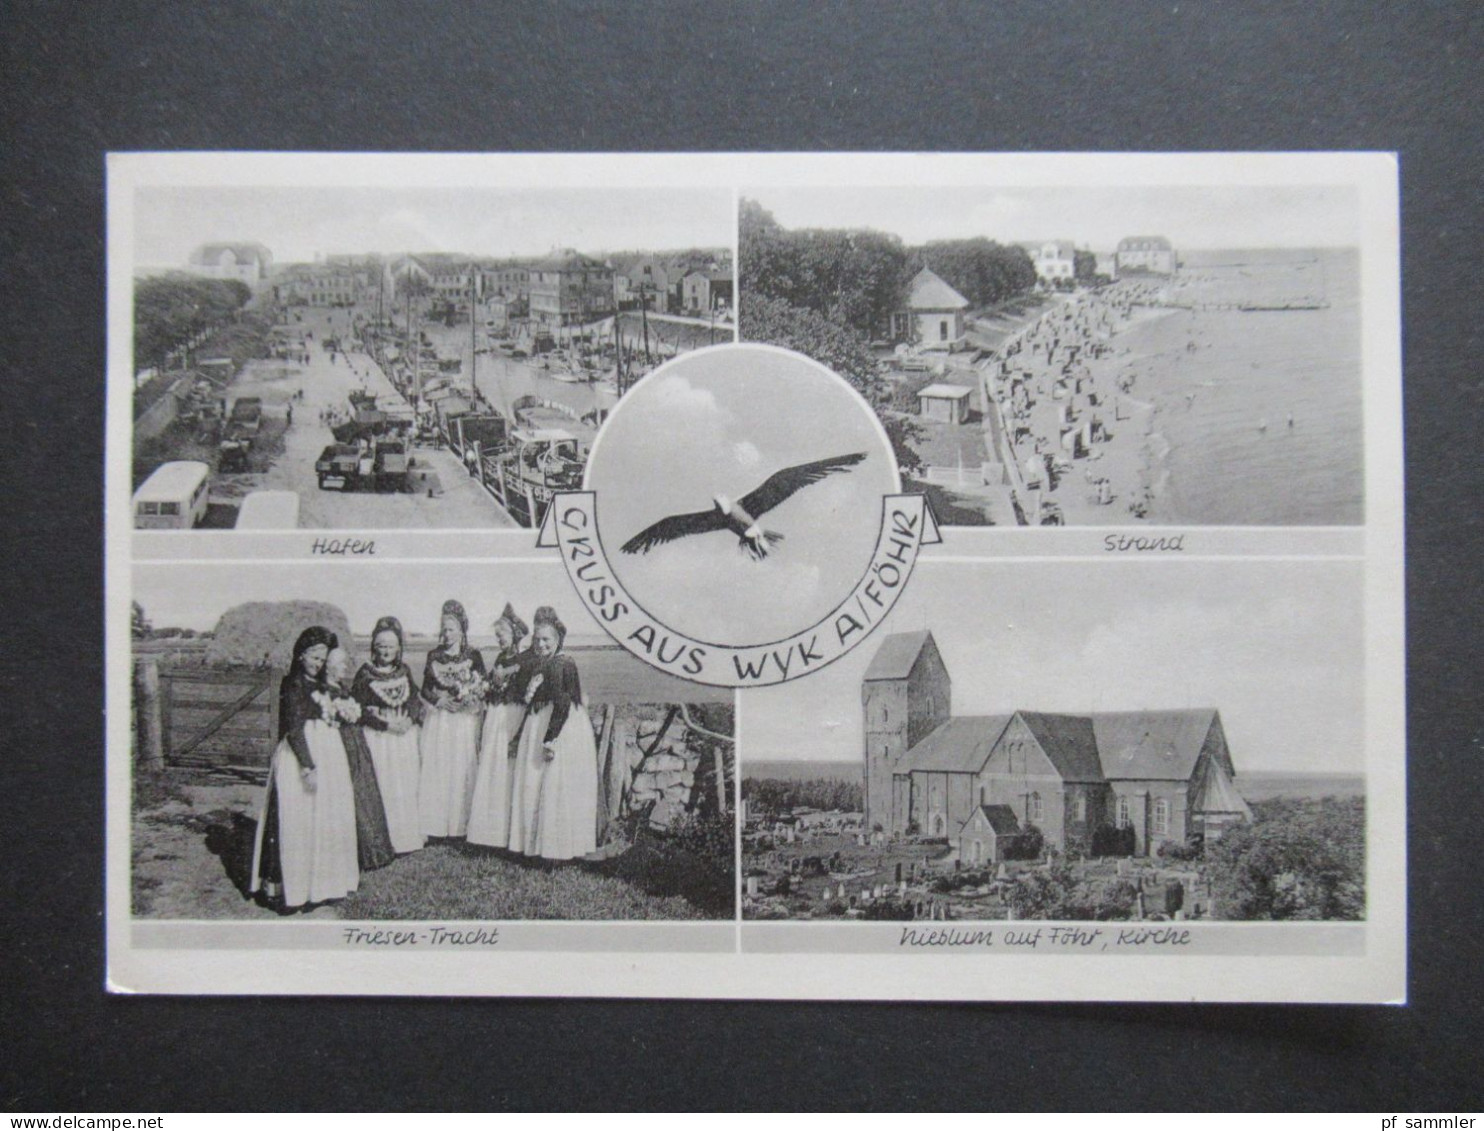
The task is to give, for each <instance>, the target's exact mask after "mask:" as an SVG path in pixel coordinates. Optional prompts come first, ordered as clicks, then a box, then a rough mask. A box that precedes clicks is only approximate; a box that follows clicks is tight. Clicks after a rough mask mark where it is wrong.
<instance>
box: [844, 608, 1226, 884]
mask: <svg viewBox="0 0 1484 1131" xmlns="http://www.w3.org/2000/svg"><path fill="white" fill-rule="evenodd" d="M861 708H862V711H863V713H864V721H865V742H864V746H865V750H864V756H865V765H864V778H865V826H866V829H867V830H868V831H874V830H877V829H880V830H881V831H883V832H885V833H887V834H888V835H896V836H907V835H922V836H927V837H934V838H939V837H941V838H944V839H947V840H948V841H949V842H950V843H952V844H955V845H957V846H959V847H960V849H961V850H962V847H963V845H964V844H965V843H968V844H970V846H971V855H972V842H973V840H975V839H978V840H979V842H980V852H981V853H983V852H987V851H988V848H987V847H986V846H987V845H988V844H989V842H990V840H991V839H992V838H991V837H990V835H989V834H990V832H991V831H992V832H993V834H994V838H1000V837H1004V836H1006V835H1007V834H1009V833H1013V832H1017V831H1019V830H1022V829H1024V828H1025V826H1027V825H1035V826H1036V827H1037V828H1038V829H1040V830H1041V832H1042V834H1043V836H1044V837H1045V841H1046V843H1047V844H1049V845H1051V846H1052V847H1054V848H1057V849H1059V850H1062V851H1065V850H1067V849H1076V850H1079V851H1083V852H1086V851H1089V850H1090V849H1091V847H1092V838H1093V834H1094V833H1095V832H1096V831H1097V830H1098V829H1099V828H1101V827H1116V828H1123V829H1131V830H1132V831H1133V842H1134V854H1135V855H1137V856H1148V855H1152V854H1154V853H1155V852H1157V851H1158V849H1159V845H1160V844H1161V843H1164V842H1169V843H1172V844H1176V845H1184V844H1185V843H1186V841H1187V840H1188V839H1189V838H1190V837H1191V836H1193V835H1196V834H1200V835H1203V836H1206V837H1208V838H1215V837H1217V836H1220V835H1221V833H1222V832H1223V831H1224V830H1225V829H1226V828H1228V827H1230V826H1231V825H1232V824H1234V823H1236V822H1239V821H1242V820H1246V819H1248V818H1250V817H1251V810H1250V809H1248V807H1247V803H1246V801H1245V800H1244V799H1243V798H1242V795H1241V792H1240V791H1239V790H1238V788H1237V785H1236V768H1235V766H1234V765H1233V763H1232V758H1231V753H1230V751H1229V750H1228V748H1227V742H1226V734H1225V731H1224V729H1223V728H1222V725H1221V716H1220V714H1219V712H1218V711H1216V710H1215V709H1214V708H1210V707H1203V708H1195V709H1185V710H1153V711H1102V712H1093V713H1087V714H1082V713H1078V714H1067V713H1053V712H1042V711H1028V710H1016V711H1011V712H1009V713H1006V714H998V715H973V716H958V717H955V716H954V715H953V713H952V681H951V680H950V678H949V675H948V669H947V666H946V665H945V664H944V662H943V657H942V654H941V653H940V652H939V650H938V646H937V643H936V641H934V639H933V635H932V633H931V632H927V631H922V632H911V633H900V634H896V635H892V636H888V637H887V638H886V639H885V640H883V641H882V642H881V646H880V648H879V649H878V650H877V652H876V655H875V656H874V657H873V659H872V661H871V664H870V666H869V667H868V668H867V670H866V675H865V678H864V680H863V682H862V686H861ZM986 807H987V808H986ZM1012 822H1013V823H1012ZM976 834H977V837H976ZM966 835H967V840H965V837H966Z"/></svg>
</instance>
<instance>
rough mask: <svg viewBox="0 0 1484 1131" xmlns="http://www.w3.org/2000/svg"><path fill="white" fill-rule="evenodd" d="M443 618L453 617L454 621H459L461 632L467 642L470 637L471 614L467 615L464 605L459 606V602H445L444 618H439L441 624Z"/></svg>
mask: <svg viewBox="0 0 1484 1131" xmlns="http://www.w3.org/2000/svg"><path fill="white" fill-rule="evenodd" d="M443 617H453V619H454V620H456V621H458V622H459V631H461V632H462V633H463V634H464V638H465V639H466V640H467V639H468V637H469V614H468V613H466V612H464V606H463V605H461V604H459V603H458V602H457V601H444V602H443V613H442V616H440V617H439V620H440V622H441V620H442V618H443Z"/></svg>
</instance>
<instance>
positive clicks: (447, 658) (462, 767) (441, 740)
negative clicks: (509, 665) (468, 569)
mask: <svg viewBox="0 0 1484 1131" xmlns="http://www.w3.org/2000/svg"><path fill="white" fill-rule="evenodd" d="M487 690H488V685H487V683H486V681H485V671H484V657H483V656H481V655H480V654H479V650H478V649H477V648H470V647H469V615H468V614H467V613H466V612H464V606H463V605H461V604H459V602H457V601H445V602H444V603H443V615H442V621H441V628H440V632H439V644H438V647H437V648H434V649H433V650H432V651H431V652H429V653H428V663H427V668H426V670H425V671H424V673H423V686H422V697H423V701H424V703H426V704H428V705H429V706H430V707H431V710H429V711H428V712H427V714H426V715H425V716H424V720H423V728H422V736H421V743H420V746H419V749H420V750H421V751H422V774H421V776H420V777H419V779H418V799H417V804H418V813H419V815H420V821H421V824H422V831H423V833H424V834H425V835H427V836H430V837H435V836H436V837H453V836H458V837H461V836H463V835H464V833H465V830H466V829H467V827H468V823H469V797H470V794H471V793H472V792H473V789H474V770H475V767H476V766H477V765H478V762H479V724H480V722H481V720H482V719H483V717H484V707H485V703H484V698H485V694H486V692H487Z"/></svg>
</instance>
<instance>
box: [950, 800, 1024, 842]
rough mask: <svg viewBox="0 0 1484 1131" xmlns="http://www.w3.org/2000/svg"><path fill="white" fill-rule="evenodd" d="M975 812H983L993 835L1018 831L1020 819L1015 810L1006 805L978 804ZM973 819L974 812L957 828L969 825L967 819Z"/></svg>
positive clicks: (961, 829)
mask: <svg viewBox="0 0 1484 1131" xmlns="http://www.w3.org/2000/svg"><path fill="white" fill-rule="evenodd" d="M977 812H980V813H983V814H984V820H985V821H986V822H987V823H988V825H989V827H990V828H991V829H992V830H993V831H994V834H995V836H1006V835H1009V834H1013V833H1018V832H1019V831H1020V821H1019V820H1018V819H1017V818H1016V816H1015V810H1014V809H1012V808H1010V806H1008V805H980V806H979V807H978V809H977ZM973 819H974V814H973V813H970V814H969V820H968V821H965V822H964V823H963V826H962V827H961V828H960V829H959V831H960V832H962V831H963V829H966V828H968V827H969V821H972V820H973Z"/></svg>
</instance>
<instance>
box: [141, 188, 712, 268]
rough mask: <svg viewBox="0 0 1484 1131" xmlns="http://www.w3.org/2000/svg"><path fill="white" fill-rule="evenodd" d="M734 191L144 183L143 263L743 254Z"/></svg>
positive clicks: (180, 265) (161, 264) (147, 264)
mask: <svg viewBox="0 0 1484 1131" xmlns="http://www.w3.org/2000/svg"><path fill="white" fill-rule="evenodd" d="M733 216H734V213H733V206H732V194H731V191H730V190H722V191H718V190H715V189H704V188H687V189H685V190H683V191H681V190H669V189H663V188H661V189H646V190H638V189H613V188H605V189H542V190H531V189H520V190H513V189H480V188H376V187H346V188H299V187H296V188H281V187H259V188H254V187H230V186H229V187H223V186H213V187H158V186H148V187H142V188H140V189H138V190H137V191H136V195H135V200H134V259H135V264H136V266H138V267H146V268H148V267H184V266H185V264H186V261H187V260H188V258H189V257H190V254H191V252H192V251H193V250H194V249H195V248H196V247H198V246H199V245H201V244H203V243H212V242H218V241H220V242H232V243H261V244H263V245H264V246H266V247H267V248H268V250H269V251H271V252H272V253H273V260H274V262H275V263H307V262H313V261H314V259H315V257H316V256H317V255H324V254H333V253H344V252H356V253H366V252H381V253H393V252H453V253H458V254H467V255H480V256H491V257H506V256H539V255H545V254H547V253H548V252H550V251H551V250H552V249H553V248H556V247H575V248H576V249H577V250H579V251H582V252H586V253H587V254H589V255H598V254H603V253H607V252H614V251H625V250H654V251H665V250H676V251H679V250H683V249H685V248H690V247H728V248H729V247H731V246H732V243H733V240H734V232H735V227H736V225H735V222H734V219H733Z"/></svg>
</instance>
